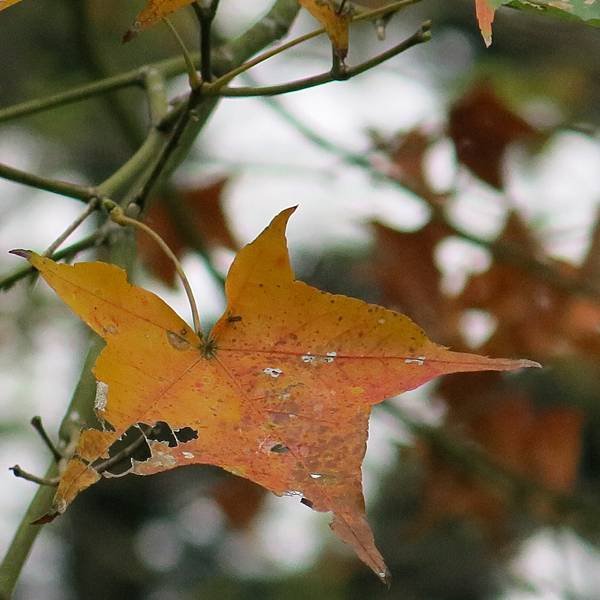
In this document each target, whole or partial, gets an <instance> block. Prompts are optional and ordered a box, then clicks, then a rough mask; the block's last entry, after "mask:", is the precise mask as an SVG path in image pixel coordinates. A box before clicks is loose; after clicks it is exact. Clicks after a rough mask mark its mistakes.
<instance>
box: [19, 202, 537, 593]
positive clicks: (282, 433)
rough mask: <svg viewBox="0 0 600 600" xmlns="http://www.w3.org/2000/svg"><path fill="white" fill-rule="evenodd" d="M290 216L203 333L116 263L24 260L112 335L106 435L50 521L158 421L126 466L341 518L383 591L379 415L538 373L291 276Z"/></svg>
mask: <svg viewBox="0 0 600 600" xmlns="http://www.w3.org/2000/svg"><path fill="white" fill-rule="evenodd" d="M293 211H294V209H293V208H292V209H287V210H285V211H283V212H282V213H280V214H279V215H278V216H277V217H275V219H274V220H273V221H272V223H271V224H270V225H269V226H268V227H267V228H266V229H265V230H264V231H263V232H262V233H261V234H260V235H259V236H258V238H257V239H256V240H255V241H254V242H253V243H251V244H249V245H248V246H246V247H245V248H243V249H242V250H241V251H240V252H239V253H238V255H237V257H236V259H235V261H234V263H233V265H232V267H231V269H230V271H229V274H228V277H227V282H226V293H227V299H228V304H227V308H226V311H225V313H224V314H223V316H222V317H221V318H220V319H219V321H218V322H217V323H216V325H215V326H214V328H213V329H212V331H211V332H210V334H209V335H208V336H206V337H203V336H199V335H197V334H196V333H195V332H194V331H192V330H191V329H190V327H189V326H188V325H187V324H186V323H185V322H184V321H183V320H182V319H181V318H180V317H178V316H177V315H176V314H175V312H174V311H173V310H172V309H171V308H170V307H169V306H168V305H167V304H165V303H164V302H163V301H162V300H160V299H159V298H158V297H157V296H155V295H154V294H152V293H151V292H148V291H146V290H144V289H142V288H139V287H135V286H133V285H131V284H130V283H128V282H127V279H126V276H125V273H124V272H123V271H122V270H121V269H119V268H118V267H116V266H113V265H109V264H106V263H100V262H95V263H80V264H76V265H74V266H70V265H62V264H57V263H55V262H53V261H52V260H50V259H48V258H44V257H41V256H39V255H37V254H35V253H31V252H26V251H21V252H20V253H21V254H23V255H24V256H26V257H27V258H28V259H29V261H30V262H31V264H32V265H33V266H34V267H35V268H36V269H38V271H39V272H40V273H41V275H42V277H43V278H44V279H45V280H46V281H47V282H48V283H49V284H50V285H51V286H52V287H53V288H54V290H55V291H56V292H57V294H58V295H59V296H60V297H61V298H62V299H63V300H64V301H65V302H66V303H67V304H68V305H69V306H70V307H71V309H72V310H73V311H75V312H76V313H77V314H78V315H79V316H80V317H81V318H82V319H83V320H84V321H85V322H86V323H87V324H88V325H89V326H90V327H91V328H92V329H94V331H96V332H97V333H98V334H99V335H101V336H102V337H103V338H104V339H105V340H106V347H105V348H104V350H103V351H102V353H101V355H100V357H99V358H98V360H97V362H96V365H95V367H94V374H95V376H96V378H97V380H98V381H99V382H101V383H100V384H99V393H98V396H97V399H96V412H97V415H98V418H99V420H100V421H101V422H102V423H103V424H104V428H103V429H102V430H97V429H86V430H84V431H83V432H82V433H81V436H80V438H79V442H78V445H77V448H76V450H75V454H74V456H73V458H71V459H70V461H69V462H68V464H67V466H66V469H65V470H64V472H63V473H62V476H61V479H60V483H59V487H58V490H57V493H56V496H55V499H54V505H53V509H52V510H53V512H54V513H56V514H58V513H62V512H64V511H65V509H66V508H67V506H68V505H69V504H70V503H71V502H72V501H73V500H74V499H75V497H76V496H77V495H78V494H79V492H81V491H82V490H84V489H85V488H87V487H89V486H90V485H92V484H93V483H95V482H96V481H98V480H99V479H100V477H101V475H102V473H103V472H104V471H103V470H102V469H100V466H101V465H102V462H103V461H105V460H106V459H107V457H108V456H109V455H110V449H111V446H113V444H115V443H116V442H117V441H118V440H119V438H121V437H122V436H123V435H124V434H125V432H127V431H128V430H129V429H130V428H131V427H136V426H137V427H139V428H140V429H141V431H142V432H143V433H144V432H145V433H147V432H148V427H153V426H154V425H155V424H156V423H158V422H163V423H166V424H168V426H169V427H170V428H171V430H172V431H173V437H172V443H171V442H169V443H166V442H164V441H159V440H157V439H155V438H154V439H153V438H152V436H147V437H146V439H145V442H146V443H147V447H148V450H149V454H150V456H149V458H148V459H147V460H139V461H138V460H133V461H132V464H131V467H130V469H129V471H128V472H131V473H136V474H138V475H150V474H153V473H158V472H161V471H165V470H168V469H172V468H174V467H178V466H183V465H189V464H194V463H201V464H213V465H217V466H220V467H222V468H224V469H226V470H228V471H230V472H232V473H234V474H236V475H239V476H242V477H245V478H247V479H250V480H251V481H254V482H255V483H258V484H260V485H262V486H264V487H265V488H267V489H269V490H271V491H273V492H275V493H276V494H294V495H296V494H297V495H301V496H302V497H303V502H304V503H305V504H307V505H308V506H310V507H312V508H314V509H315V510H318V511H330V512H332V513H333V522H332V525H331V527H332V529H333V531H334V532H335V533H336V534H337V535H338V536H339V537H340V538H341V539H342V540H344V541H345V542H347V543H349V544H350V545H351V546H352V547H353V548H354V550H355V551H356V553H357V555H358V556H359V557H360V558H361V559H362V560H363V561H364V562H365V563H366V564H367V565H368V566H369V567H370V568H371V569H373V571H374V572H375V573H377V575H378V576H379V577H380V578H381V579H382V580H383V581H387V579H388V571H387V568H386V565H385V563H384V561H383V558H382V556H381V555H380V553H379V551H378V550H377V548H376V546H375V543H374V539H373V534H372V532H371V529H370V527H369V524H368V522H367V520H366V516H365V506H364V500H363V494H362V482H361V464H362V460H363V456H364V453H365V449H366V440H367V428H368V420H369V415H370V411H371V406H372V405H373V404H376V403H378V402H381V401H383V400H385V399H386V398H389V397H390V396H393V395H395V394H398V393H400V392H402V391H405V390H409V389H413V388H415V387H417V386H419V385H421V384H423V383H425V382H426V381H428V380H430V379H432V378H433V377H436V376H438V375H441V374H444V373H453V372H467V371H481V370H499V371H504V370H512V369H517V368H521V367H528V366H536V363H532V362H531V361H527V360H509V359H491V358H485V357H483V356H477V355H474V354H463V353H459V352H451V351H449V350H447V349H446V348H444V347H442V346H438V345H437V344H435V343H433V342H431V341H430V340H429V339H428V338H427V337H426V336H425V334H424V333H423V331H422V330H421V329H420V328H419V327H417V326H416V325H415V324H414V323H413V322H412V321H411V320H410V319H409V318H408V317H405V316H404V315H401V314H399V313H395V312H393V311H391V310H387V309H385V308H383V307H380V306H376V305H372V304H367V303H365V302H362V301H360V300H356V299H353V298H348V297H345V296H339V295H332V294H328V293H326V292H322V291H320V290H318V289H315V288H312V287H310V286H308V285H306V284H304V283H302V282H300V281H296V280H295V279H294V274H293V271H292V269H291V266H290V261H289V256H288V250H287V245H286V240H285V229H286V226H287V221H288V219H289V217H290V216H291V214H292V212H293ZM99 471H100V472H99Z"/></svg>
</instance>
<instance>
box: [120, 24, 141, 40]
mask: <svg viewBox="0 0 600 600" xmlns="http://www.w3.org/2000/svg"><path fill="white" fill-rule="evenodd" d="M137 34H138V32H137V29H136V28H135V26H134V28H133V29H128V30H127V31H126V32H125V33H124V34H123V37H122V38H121V43H122V44H126V43H127V42H130V41H131V40H132V39H133V38H134V37H135V36H136V35H137Z"/></svg>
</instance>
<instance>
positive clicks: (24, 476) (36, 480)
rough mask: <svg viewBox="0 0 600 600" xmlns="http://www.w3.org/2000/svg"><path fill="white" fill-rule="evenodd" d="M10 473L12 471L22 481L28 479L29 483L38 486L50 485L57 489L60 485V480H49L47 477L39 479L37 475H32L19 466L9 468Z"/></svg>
mask: <svg viewBox="0 0 600 600" xmlns="http://www.w3.org/2000/svg"><path fill="white" fill-rule="evenodd" d="M8 470H9V471H12V472H13V473H14V475H15V477H20V478H21V479H26V480H27V481H32V482H33V483H37V484H38V485H49V486H53V487H56V486H57V485H58V479H57V478H54V477H53V478H52V479H48V478H46V477H38V476H37V475H32V474H31V473H28V472H27V471H24V470H23V469H21V467H20V466H19V465H15V466H14V467H9V469H8Z"/></svg>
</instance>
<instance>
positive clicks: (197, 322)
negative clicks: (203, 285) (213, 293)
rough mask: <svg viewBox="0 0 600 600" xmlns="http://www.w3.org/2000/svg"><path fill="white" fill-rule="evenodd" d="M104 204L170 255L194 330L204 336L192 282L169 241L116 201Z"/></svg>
mask: <svg viewBox="0 0 600 600" xmlns="http://www.w3.org/2000/svg"><path fill="white" fill-rule="evenodd" d="M103 205H104V208H106V209H107V210H108V214H109V215H110V218H111V219H112V220H113V221H114V222H115V223H117V224H119V225H131V226H132V227H136V228H137V229H139V230H141V231H143V232H144V233H146V234H147V235H149V236H150V237H151V238H152V239H153V240H154V241H155V242H156V243H157V244H158V245H159V246H160V248H161V250H162V251H163V252H164V253H165V254H166V255H167V256H168V257H169V259H170V260H171V262H172V263H173V265H174V266H175V270H176V271H177V274H178V275H179V278H180V279H181V283H182V284H183V287H184V289H185V293H186V295H187V298H188V302H189V304H190V309H191V311H192V321H193V324H194V331H195V332H196V333H197V334H198V335H199V336H200V337H202V336H203V334H202V325H201V323H200V315H199V313H198V307H197V305H196V300H195V299H194V293H193V291H192V287H191V286H190V282H189V281H188V278H187V276H186V274H185V272H184V270H183V268H182V266H181V263H180V262H179V259H178V258H177V257H176V256H175V254H174V253H173V251H172V250H171V248H169V246H168V245H167V243H166V242H165V241H164V240H163V239H162V238H161V237H160V235H158V233H156V231H154V230H153V229H151V228H150V227H148V225H146V224H145V223H142V222H141V221H138V220H137V219H132V218H131V217H128V216H126V215H125V213H124V212H123V209H122V208H121V207H120V206H118V205H116V204H115V203H114V202H111V201H108V200H105V201H104V202H103Z"/></svg>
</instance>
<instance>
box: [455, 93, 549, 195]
mask: <svg viewBox="0 0 600 600" xmlns="http://www.w3.org/2000/svg"><path fill="white" fill-rule="evenodd" d="M448 134H449V135H450V137H451V138H452V141H453V142H454V146H455V148H456V155H457V157H458V160H459V161H460V162H461V163H462V164H463V165H465V166H466V167H467V168H469V169H470V170H471V171H472V172H473V173H474V174H475V175H477V177H479V178H480V179H483V181H485V182H487V183H489V184H490V185H491V186H494V187H495V188H498V189H501V188H502V185H503V177H502V160H503V158H504V153H505V151H506V149H507V147H508V146H509V145H510V144H512V143H514V142H520V141H527V140H533V139H534V138H535V137H536V136H537V135H538V132H537V130H536V129H534V128H533V127H532V126H531V125H530V124H529V123H527V121H525V120H524V119H522V118H521V117H519V116H518V115H517V114H515V113H514V112H513V111H512V110H511V109H510V108H509V107H508V106H507V105H506V104H505V103H504V102H503V101H502V100H501V99H500V98H499V97H498V95H497V94H496V93H495V92H494V90H493V89H492V87H491V86H490V85H489V84H488V83H485V82H484V83H479V84H477V85H476V86H475V87H473V88H472V89H471V90H469V91H468V92H467V93H466V94H465V95H464V96H463V97H462V98H460V99H459V100H458V102H456V103H455V104H454V106H453V107H452V109H451V110H450V115H449V122H448Z"/></svg>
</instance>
